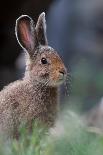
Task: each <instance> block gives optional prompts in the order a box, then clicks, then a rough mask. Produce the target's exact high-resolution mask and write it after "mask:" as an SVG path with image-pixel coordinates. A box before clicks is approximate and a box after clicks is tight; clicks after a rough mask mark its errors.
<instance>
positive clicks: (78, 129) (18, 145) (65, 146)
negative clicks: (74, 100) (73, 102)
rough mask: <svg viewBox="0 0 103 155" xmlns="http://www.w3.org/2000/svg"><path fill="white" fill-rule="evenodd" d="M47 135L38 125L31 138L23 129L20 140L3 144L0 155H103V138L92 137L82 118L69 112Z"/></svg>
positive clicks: (0, 147) (93, 135) (98, 136)
mask: <svg viewBox="0 0 103 155" xmlns="http://www.w3.org/2000/svg"><path fill="white" fill-rule="evenodd" d="M56 124H57V125H56V127H55V128H54V129H51V130H50V131H47V130H46V129H45V128H42V127H38V125H37V124H36V123H35V127H34V130H33V133H32V134H31V135H30V134H28V133H27V131H26V130H25V128H21V130H20V133H21V136H20V139H19V140H18V141H17V140H11V141H9V142H5V143H3V141H1V144H0V155H103V136H102V135H96V134H93V133H89V132H87V131H86V127H85V126H84V125H83V122H82V120H81V119H80V117H78V116H77V115H75V114H74V113H73V112H71V111H65V114H64V113H63V115H62V116H60V118H59V120H58V121H57V123H56Z"/></svg>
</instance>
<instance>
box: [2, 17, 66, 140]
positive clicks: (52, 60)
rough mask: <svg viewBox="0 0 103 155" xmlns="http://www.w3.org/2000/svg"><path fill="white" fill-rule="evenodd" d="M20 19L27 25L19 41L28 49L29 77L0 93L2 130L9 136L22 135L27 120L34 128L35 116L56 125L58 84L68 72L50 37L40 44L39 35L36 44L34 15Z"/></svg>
mask: <svg viewBox="0 0 103 155" xmlns="http://www.w3.org/2000/svg"><path fill="white" fill-rule="evenodd" d="M22 18H23V20H22ZM42 18H44V17H43V15H41V18H40V17H39V20H44V19H42ZM20 20H22V22H20V24H21V23H23V26H25V27H26V29H23V28H22V25H20V26H19V27H20V28H21V29H20V30H21V31H20V33H21V34H20V35H19V43H20V45H21V44H22V47H23V48H25V49H26V50H27V54H26V58H27V59H26V72H25V76H24V78H23V79H22V80H18V81H16V82H14V83H11V84H9V85H8V86H7V87H5V88H4V89H3V90H2V91H1V92H0V133H2V134H3V133H4V134H5V135H7V136H9V137H12V136H14V137H18V128H19V126H20V125H21V124H22V123H26V124H27V126H28V127H31V126H32V123H33V122H34V120H35V119H36V120H39V121H40V122H41V123H43V124H45V125H47V126H48V127H51V126H53V125H54V123H55V120H56V117H57V111H58V105H59V104H58V86H59V85H60V84H61V83H62V82H63V81H64V79H65V78H64V77H65V75H66V68H65V66H64V64H63V62H62V60H61V59H60V57H59V56H58V54H57V53H56V52H55V50H54V49H52V48H51V47H49V46H47V41H45V39H46V36H45V37H44V41H43V43H46V44H45V45H40V44H39V45H38V46H37V45H36V44H37V42H38V40H39V42H40V38H39V39H37V38H38V36H37V38H36V37H35V39H34V41H35V42H34V43H36V44H35V46H34V44H33V40H32V37H33V35H32V32H31V31H30V30H31V29H30V27H29V21H30V18H29V20H28V17H26V18H25V16H22V17H21V18H20ZM27 20H28V21H27ZM25 21H26V22H25ZM42 23H43V21H42ZM30 26H31V25H30ZM38 26H39V24H38ZM40 26H41V25H40ZM42 26H43V25H42ZM28 27H29V28H28ZM42 29H44V27H43V28H42ZM18 31H19V30H18ZM22 31H23V32H22ZM29 31H30V32H29ZM38 33H39V30H38ZM40 33H42V31H40ZM43 33H44V30H43ZM35 34H36V32H35ZM17 35H18V32H17ZM21 35H23V36H21ZM31 35H32V36H31ZM44 35H45V34H43V35H42V36H44ZM20 39H21V40H20ZM36 39H37V40H36ZM42 39H43V38H42ZM31 43H32V44H31ZM33 48H34V49H33ZM32 50H33V51H32ZM33 52H34V55H33ZM44 57H45V58H46V59H47V60H48V63H47V64H42V63H41V59H42V58H44Z"/></svg>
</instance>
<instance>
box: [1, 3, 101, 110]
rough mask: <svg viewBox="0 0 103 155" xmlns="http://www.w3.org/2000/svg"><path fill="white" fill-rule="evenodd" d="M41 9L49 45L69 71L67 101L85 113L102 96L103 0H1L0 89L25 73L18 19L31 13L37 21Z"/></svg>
mask: <svg viewBox="0 0 103 155" xmlns="http://www.w3.org/2000/svg"><path fill="white" fill-rule="evenodd" d="M42 11H45V12H46V19H47V34H48V40H49V44H50V45H51V46H52V47H54V48H55V49H56V50H57V51H58V53H59V54H60V55H61V57H62V58H63V60H64V63H65V64H66V67H67V68H68V72H69V73H70V76H68V79H67V84H66V85H67V86H65V87H64V88H65V90H63V95H62V98H63V100H64V98H65V99H66V97H67V96H68V93H69V101H68V102H67V104H69V105H70V106H72V107H73V108H74V109H75V107H76V109H78V110H79V111H81V112H85V111H87V110H89V109H91V108H92V107H93V106H94V105H96V104H98V103H99V101H100V99H101V97H102V96H103V0H45V1H43V0H15V1H12V0H9V1H3V0H1V4H0V89H2V88H3V86H5V85H7V84H8V83H10V82H11V81H14V80H16V79H18V78H21V77H22V76H23V73H24V68H25V62H24V57H23V55H22V54H21V53H23V52H22V49H21V48H20V46H19V45H18V43H17V41H16V38H15V21H16V19H17V18H18V17H19V16H20V15H21V14H28V15H30V16H31V17H32V18H33V19H34V21H36V20H37V18H38V15H39V14H40V13H41V12H42ZM65 102H66V101H65ZM63 103H64V102H63Z"/></svg>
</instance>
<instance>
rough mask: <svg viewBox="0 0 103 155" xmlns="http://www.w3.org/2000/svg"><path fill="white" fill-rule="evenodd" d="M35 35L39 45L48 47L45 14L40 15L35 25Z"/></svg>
mask: <svg viewBox="0 0 103 155" xmlns="http://www.w3.org/2000/svg"><path fill="white" fill-rule="evenodd" d="M36 34H37V39H38V42H39V44H41V45H48V41H47V35H46V20H45V13H44V12H43V13H41V14H40V16H39V18H38V21H37V24H36Z"/></svg>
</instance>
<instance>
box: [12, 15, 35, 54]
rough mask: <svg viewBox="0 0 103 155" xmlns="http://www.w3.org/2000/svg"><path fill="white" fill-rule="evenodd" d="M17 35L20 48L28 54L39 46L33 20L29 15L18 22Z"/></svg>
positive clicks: (23, 16)
mask: <svg viewBox="0 0 103 155" xmlns="http://www.w3.org/2000/svg"><path fill="white" fill-rule="evenodd" d="M15 34H16V38H17V40H18V43H19V44H20V46H21V47H22V48H23V49H25V50H26V51H27V52H29V53H32V51H33V50H34V49H35V48H36V47H37V46H38V42H37V37H36V32H35V27H34V22H33V20H32V19H31V18H30V17H29V16H28V15H22V16H20V17H19V18H18V19H17V20H16V26H15Z"/></svg>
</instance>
